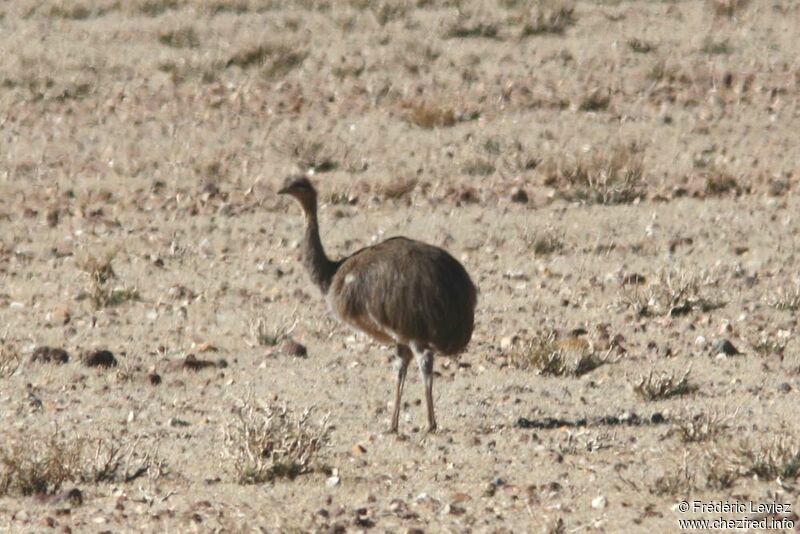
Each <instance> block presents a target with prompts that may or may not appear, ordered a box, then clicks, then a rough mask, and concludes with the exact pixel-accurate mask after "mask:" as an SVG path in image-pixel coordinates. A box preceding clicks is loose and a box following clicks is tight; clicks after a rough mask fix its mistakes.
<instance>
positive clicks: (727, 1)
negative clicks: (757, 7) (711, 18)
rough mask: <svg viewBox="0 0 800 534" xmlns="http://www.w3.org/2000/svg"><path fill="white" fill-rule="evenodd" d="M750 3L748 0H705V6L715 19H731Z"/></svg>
mask: <svg viewBox="0 0 800 534" xmlns="http://www.w3.org/2000/svg"><path fill="white" fill-rule="evenodd" d="M749 3H750V0H706V6H708V8H709V9H710V10H711V12H712V13H713V14H714V15H715V16H717V17H728V18H733V17H734V16H736V14H737V13H739V12H740V11H742V10H743V9H744V8H745V7H747V5H748V4H749Z"/></svg>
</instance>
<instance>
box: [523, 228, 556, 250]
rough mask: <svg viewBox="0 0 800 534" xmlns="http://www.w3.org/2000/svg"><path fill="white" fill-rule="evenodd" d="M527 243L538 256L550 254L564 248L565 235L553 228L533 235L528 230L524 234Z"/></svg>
mask: <svg viewBox="0 0 800 534" xmlns="http://www.w3.org/2000/svg"><path fill="white" fill-rule="evenodd" d="M523 240H524V241H525V244H526V245H527V246H528V248H529V249H530V250H532V251H533V253H534V254H535V255H536V256H549V255H550V254H553V253H556V252H560V251H561V250H563V249H564V236H563V234H562V233H559V232H556V231H555V230H553V229H551V228H547V229H545V230H543V231H541V232H536V233H534V234H533V235H531V234H528V233H527V232H526V233H525V234H524V236H523Z"/></svg>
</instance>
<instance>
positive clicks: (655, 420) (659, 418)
mask: <svg viewBox="0 0 800 534" xmlns="http://www.w3.org/2000/svg"><path fill="white" fill-rule="evenodd" d="M666 422H667V420H666V419H665V418H664V415H663V414H662V413H661V412H653V415H651V416H650V423H651V424H654V425H660V424H663V423H666Z"/></svg>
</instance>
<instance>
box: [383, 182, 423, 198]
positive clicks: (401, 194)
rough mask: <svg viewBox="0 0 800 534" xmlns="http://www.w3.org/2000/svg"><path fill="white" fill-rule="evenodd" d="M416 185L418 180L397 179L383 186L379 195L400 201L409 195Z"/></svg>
mask: <svg viewBox="0 0 800 534" xmlns="http://www.w3.org/2000/svg"><path fill="white" fill-rule="evenodd" d="M418 183H419V180H417V179H416V178H398V179H396V180H392V181H391V182H390V183H388V184H386V185H385V186H383V188H382V189H381V193H383V197H384V198H389V199H392V200H400V199H402V198H405V197H406V196H408V195H410V194H411V193H412V192H413V191H414V189H416V187H417V184H418Z"/></svg>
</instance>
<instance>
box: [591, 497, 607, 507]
mask: <svg viewBox="0 0 800 534" xmlns="http://www.w3.org/2000/svg"><path fill="white" fill-rule="evenodd" d="M606 506H608V499H606V498H605V496H604V495H600V496H599V497H595V498H594V499H592V508H594V509H595V510H602V509H603V508H605V507H606Z"/></svg>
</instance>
